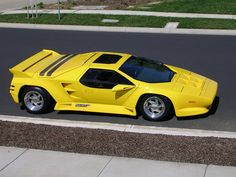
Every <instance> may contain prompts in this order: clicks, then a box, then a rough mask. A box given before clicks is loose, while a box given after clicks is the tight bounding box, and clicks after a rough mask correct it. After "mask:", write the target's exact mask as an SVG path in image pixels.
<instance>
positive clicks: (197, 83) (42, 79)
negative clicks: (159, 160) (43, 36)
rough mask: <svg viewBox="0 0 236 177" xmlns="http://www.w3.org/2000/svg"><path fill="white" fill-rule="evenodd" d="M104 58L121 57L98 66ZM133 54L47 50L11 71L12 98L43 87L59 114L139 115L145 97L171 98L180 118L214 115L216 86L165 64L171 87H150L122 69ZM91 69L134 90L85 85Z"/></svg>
mask: <svg viewBox="0 0 236 177" xmlns="http://www.w3.org/2000/svg"><path fill="white" fill-rule="evenodd" d="M102 54H114V55H120V56H121V59H120V60H118V62H116V63H115V64H101V63H94V61H95V60H96V59H97V58H98V57H99V56H101V55H102ZM130 56H131V55H130V54H123V53H114V52H89V53H84V54H76V55H62V54H59V53H57V52H54V51H52V50H42V51H41V52H39V53H37V54H35V55H33V56H32V57H29V58H28V59H26V60H24V61H22V62H21V63H19V64H18V65H16V66H14V67H13V68H11V69H10V72H11V73H12V74H13V79H12V82H11V87H10V93H11V95H12V98H13V100H14V101H15V102H16V103H19V102H20V100H19V94H20V93H21V91H22V89H23V88H24V87H26V86H37V87H41V88H44V89H45V90H47V92H48V93H49V94H50V95H51V96H52V97H53V98H54V100H55V101H56V105H55V108H54V109H55V110H74V111H87V112H102V113H115V114H125V115H132V116H135V115H137V112H136V106H137V104H138V101H139V98H140V97H141V96H142V95H144V94H157V95H163V96H166V97H167V98H169V100H170V101H171V102H172V104H173V107H174V110H175V114H176V116H192V115H198V114H204V113H206V112H208V111H209V109H210V107H211V105H212V103H213V100H214V98H215V96H216V93H217V88H218V85H217V82H215V81H213V80H211V79H208V78H206V77H204V76H201V75H198V74H196V73H193V72H191V71H187V70H185V69H181V68H178V67H175V66H170V65H166V66H167V67H169V68H170V69H171V70H173V71H174V72H175V73H176V74H175V75H174V77H173V78H172V80H171V82H166V83H145V82H142V81H138V80H135V79H133V78H131V77H130V76H128V75H127V74H125V73H123V72H122V71H120V70H119V67H120V66H121V65H122V64H123V63H124V62H125V61H126V60H127V59H128V58H129V57H130ZM89 68H94V69H96V68H97V69H107V70H113V71H116V72H117V73H119V74H120V75H122V76H124V77H125V78H126V79H128V80H129V81H130V82H132V83H133V86H130V85H119V84H118V85H117V86H115V87H114V88H112V89H99V88H91V87H87V86H84V85H83V84H82V83H80V79H81V77H82V76H83V75H84V74H85V73H86V71H87V70H88V69H89Z"/></svg>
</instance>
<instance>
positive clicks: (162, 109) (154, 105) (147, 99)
mask: <svg viewBox="0 0 236 177" xmlns="http://www.w3.org/2000/svg"><path fill="white" fill-rule="evenodd" d="M138 111H139V112H140V113H141V114H142V115H143V118H144V119H147V120H151V121H162V120H167V119H169V118H170V117H171V114H172V112H173V111H172V103H171V101H170V100H169V99H168V98H166V97H164V96H161V95H145V96H143V97H142V98H141V99H140V101H139V104H138Z"/></svg>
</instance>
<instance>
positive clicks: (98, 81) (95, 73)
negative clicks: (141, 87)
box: [80, 68, 134, 89]
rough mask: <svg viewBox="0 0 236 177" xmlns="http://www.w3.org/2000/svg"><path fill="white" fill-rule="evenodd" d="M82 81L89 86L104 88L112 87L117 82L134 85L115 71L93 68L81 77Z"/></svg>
mask: <svg viewBox="0 0 236 177" xmlns="http://www.w3.org/2000/svg"><path fill="white" fill-rule="evenodd" d="M80 83H81V84H83V85H85V86H87V87H92V88H103V89H112V88H113V87H114V86H116V85H117V84H126V85H134V84H133V83H132V82H130V81H129V80H128V79H126V78H125V77H124V76H122V75H120V74H119V73H117V72H115V71H112V70H104V69H92V68H90V69H89V70H88V71H87V72H86V73H85V74H84V75H83V76H82V77H81V79H80Z"/></svg>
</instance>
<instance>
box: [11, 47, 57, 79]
mask: <svg viewBox="0 0 236 177" xmlns="http://www.w3.org/2000/svg"><path fill="white" fill-rule="evenodd" d="M53 55H60V54H59V53H57V52H55V51H53V50H46V49H44V50H42V51H40V52H38V53H36V54H35V55H33V56H31V57H29V58H28V59H26V60H24V61H22V62H21V63H19V64H18V65H16V66H14V67H13V68H10V69H9V71H10V72H11V73H12V74H13V75H14V76H18V77H32V76H33V74H34V73H30V72H27V70H28V69H29V68H31V67H32V66H35V65H36V64H37V63H39V62H40V61H42V60H44V59H46V58H48V57H50V56H53Z"/></svg>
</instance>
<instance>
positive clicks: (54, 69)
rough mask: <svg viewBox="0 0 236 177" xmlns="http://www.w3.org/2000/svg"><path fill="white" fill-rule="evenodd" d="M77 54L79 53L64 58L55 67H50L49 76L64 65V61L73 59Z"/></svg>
mask: <svg viewBox="0 0 236 177" xmlns="http://www.w3.org/2000/svg"><path fill="white" fill-rule="evenodd" d="M76 55H77V54H73V55H71V56H69V57H68V58H66V59H65V60H63V61H62V62H60V63H58V64H57V65H56V66H55V67H53V68H52V69H50V70H49V71H48V73H47V76H51V75H52V74H53V72H55V71H56V70H57V69H58V68H59V67H60V66H62V65H63V64H64V63H66V62H67V61H69V60H70V59H72V58H73V57H74V56H76Z"/></svg>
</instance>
